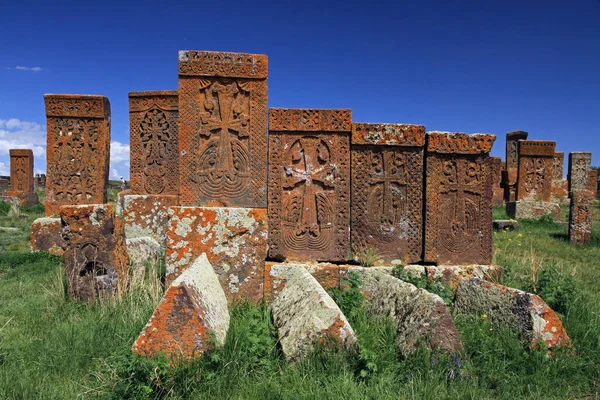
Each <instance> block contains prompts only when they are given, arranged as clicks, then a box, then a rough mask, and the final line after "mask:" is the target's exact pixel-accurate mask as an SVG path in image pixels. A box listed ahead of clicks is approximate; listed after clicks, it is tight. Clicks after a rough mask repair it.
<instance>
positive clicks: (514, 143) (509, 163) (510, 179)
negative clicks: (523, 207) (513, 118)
mask: <svg viewBox="0 0 600 400" xmlns="http://www.w3.org/2000/svg"><path fill="white" fill-rule="evenodd" d="M527 136H528V133H527V132H523V131H514V132H509V133H507V134H506V179H505V182H504V187H505V192H504V193H505V195H504V196H505V198H504V200H505V201H506V202H509V201H515V200H516V191H517V187H516V184H517V175H518V170H519V147H518V146H519V144H518V142H519V140H526V139H527Z"/></svg>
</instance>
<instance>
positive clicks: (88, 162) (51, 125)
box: [44, 94, 110, 216]
mask: <svg viewBox="0 0 600 400" xmlns="http://www.w3.org/2000/svg"><path fill="white" fill-rule="evenodd" d="M44 101H45V103H46V118H47V147H46V162H47V171H46V173H47V181H46V215H47V216H52V215H58V212H59V207H60V206H62V205H79V204H102V203H106V202H107V197H106V189H107V188H108V171H109V163H110V104H109V102H108V99H107V98H106V97H104V96H86V95H74V94H62V95H61V94H48V95H45V96H44Z"/></svg>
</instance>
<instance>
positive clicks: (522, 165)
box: [517, 140, 556, 202]
mask: <svg viewBox="0 0 600 400" xmlns="http://www.w3.org/2000/svg"><path fill="white" fill-rule="evenodd" d="M555 148H556V142H551V141H548V140H520V141H519V176H518V186H517V200H533V201H548V202H549V201H550V196H551V195H552V178H553V174H554V149H555Z"/></svg>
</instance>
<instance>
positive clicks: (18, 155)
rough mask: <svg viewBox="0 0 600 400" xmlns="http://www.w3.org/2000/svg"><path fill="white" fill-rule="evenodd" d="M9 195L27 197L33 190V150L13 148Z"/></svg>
mask: <svg viewBox="0 0 600 400" xmlns="http://www.w3.org/2000/svg"><path fill="white" fill-rule="evenodd" d="M9 153H10V191H9V193H8V195H9V196H19V197H25V195H27V194H28V193H31V192H33V151H31V150H29V149H11V150H9Z"/></svg>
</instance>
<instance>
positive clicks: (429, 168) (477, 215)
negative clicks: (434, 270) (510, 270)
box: [424, 132, 496, 265]
mask: <svg viewBox="0 0 600 400" xmlns="http://www.w3.org/2000/svg"><path fill="white" fill-rule="evenodd" d="M495 140H496V136H495V135H489V134H474V135H467V134H465V133H448V132H428V133H427V136H426V141H427V144H426V161H425V164H426V174H425V184H426V189H425V192H426V194H427V195H426V199H425V202H426V204H425V210H426V216H425V218H426V219H425V257H424V258H425V261H426V262H435V263H438V264H463V265H464V264H490V263H491V261H492V192H493V189H492V182H493V176H492V174H493V171H492V169H491V167H490V163H489V162H488V160H489V152H490V150H491V149H492V145H493V144H494V141H495Z"/></svg>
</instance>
